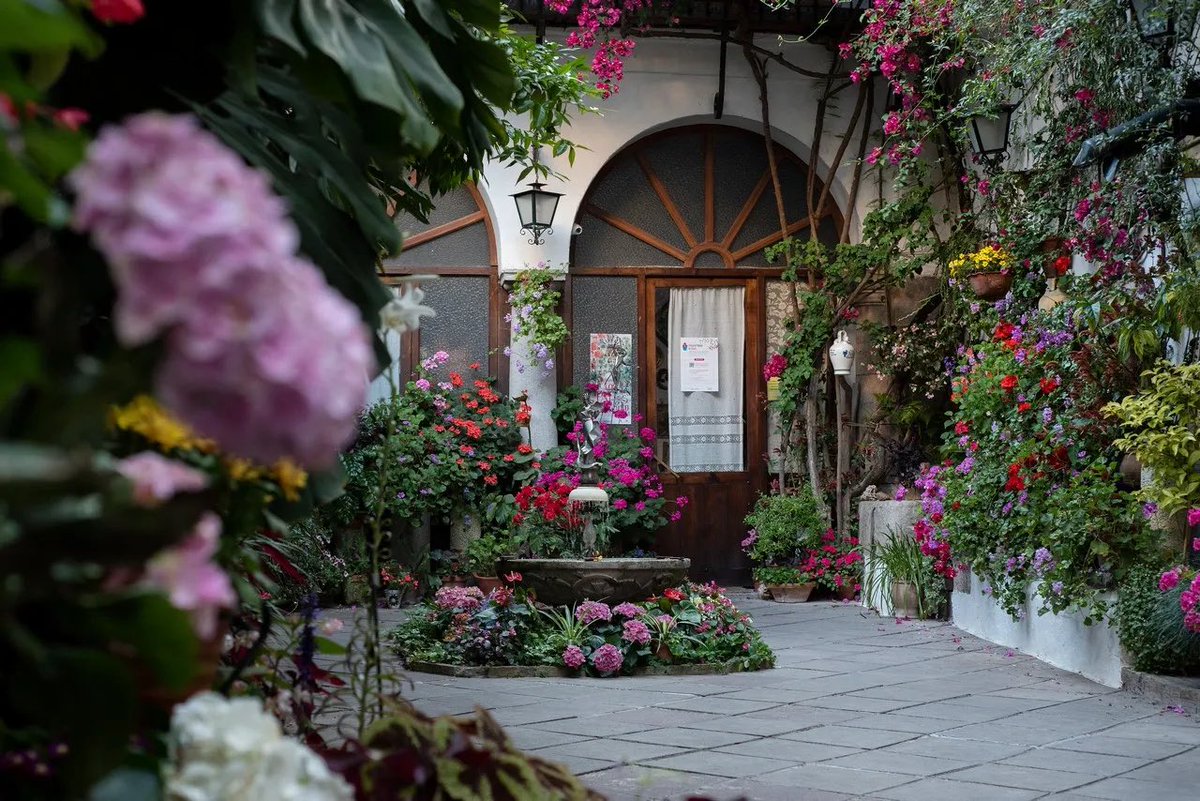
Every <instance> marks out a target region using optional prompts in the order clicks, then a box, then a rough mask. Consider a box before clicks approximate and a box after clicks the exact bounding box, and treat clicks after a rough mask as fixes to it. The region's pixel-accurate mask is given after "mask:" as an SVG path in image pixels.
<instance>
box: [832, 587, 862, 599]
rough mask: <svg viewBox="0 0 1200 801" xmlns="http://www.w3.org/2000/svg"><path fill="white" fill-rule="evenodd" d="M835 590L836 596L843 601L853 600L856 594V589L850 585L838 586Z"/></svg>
mask: <svg viewBox="0 0 1200 801" xmlns="http://www.w3.org/2000/svg"><path fill="white" fill-rule="evenodd" d="M835 592H836V593H837V597H838V598H839V599H840V600H843V601H853V600H854V597H855V596H856V595H858V590H857V589H855V588H854V587H852V586H850V585H843V586H841V587H838V588H837V589H836V590H835Z"/></svg>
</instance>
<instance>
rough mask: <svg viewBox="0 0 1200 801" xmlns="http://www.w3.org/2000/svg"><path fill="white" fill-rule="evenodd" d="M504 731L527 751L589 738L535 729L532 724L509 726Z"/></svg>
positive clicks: (519, 746) (518, 745) (518, 746)
mask: <svg viewBox="0 0 1200 801" xmlns="http://www.w3.org/2000/svg"><path fill="white" fill-rule="evenodd" d="M504 733H505V734H507V735H508V737H509V739H510V740H512V741H513V743H514V744H515V745H516V746H517V748H520V749H523V750H525V751H531V750H533V749H535V748H548V747H550V746H552V745H566V744H567V743H575V742H579V741H580V740H586V739H588V738H586V737H583V736H581V735H578V734H564V733H563V732H560V731H547V730H546V729H535V728H533V727H531V726H508V727H506V728H505V729H504Z"/></svg>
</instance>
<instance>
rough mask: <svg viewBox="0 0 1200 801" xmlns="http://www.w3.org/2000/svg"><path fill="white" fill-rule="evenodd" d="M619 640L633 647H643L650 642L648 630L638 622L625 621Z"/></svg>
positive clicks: (643, 624)
mask: <svg viewBox="0 0 1200 801" xmlns="http://www.w3.org/2000/svg"><path fill="white" fill-rule="evenodd" d="M621 639H623V640H625V641H626V642H631V643H634V644H635V645H645V644H646V643H648V642H650V629H649V628H648V627H647V626H646V624H645V623H643V622H642V621H640V620H626V621H625V626H624V627H623V628H622V631H621Z"/></svg>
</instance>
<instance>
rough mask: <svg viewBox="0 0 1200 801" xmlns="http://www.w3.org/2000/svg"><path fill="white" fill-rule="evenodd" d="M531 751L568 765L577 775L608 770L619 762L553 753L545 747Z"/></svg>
mask: <svg viewBox="0 0 1200 801" xmlns="http://www.w3.org/2000/svg"><path fill="white" fill-rule="evenodd" d="M530 753H533V754H537V755H538V756H539V757H541V758H542V759H547V760H549V761H551V762H557V763H559V764H560V765H566V766H567V768H569V769H570V771H571V772H572V773H574V774H575V775H576V776H586V775H587V774H589V773H595V772H596V771H598V770H606V769H608V768H611V767H615V766H616V765H617V764H619V763H616V762H612V761H610V760H607V759H588V758H587V757H581V756H573V755H571V754H558V753H553V749H545V748H544V749H542V750H541V751H531V752H530Z"/></svg>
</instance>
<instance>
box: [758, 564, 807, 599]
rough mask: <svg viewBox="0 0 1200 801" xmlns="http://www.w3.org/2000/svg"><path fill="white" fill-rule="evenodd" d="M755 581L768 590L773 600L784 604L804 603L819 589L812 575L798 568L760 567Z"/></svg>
mask: <svg viewBox="0 0 1200 801" xmlns="http://www.w3.org/2000/svg"><path fill="white" fill-rule="evenodd" d="M754 581H755V583H756V584H761V585H763V586H764V587H765V588H766V590H767V592H769V593H770V594H771V598H772V600H775V601H778V602H779V603H784V604H796V603H804V602H805V601H807V600H808V598H809V596H810V595H812V591H813V590H815V589H816V588H817V582H816V580H815V579H814V578H813V577H812V575H811V574H809V573H806V572H805V571H804V570H802V569H801V568H798V567H758V568H755V569H754Z"/></svg>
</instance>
